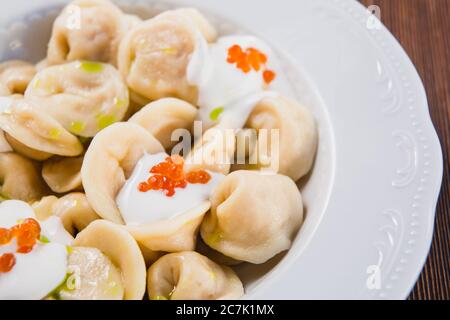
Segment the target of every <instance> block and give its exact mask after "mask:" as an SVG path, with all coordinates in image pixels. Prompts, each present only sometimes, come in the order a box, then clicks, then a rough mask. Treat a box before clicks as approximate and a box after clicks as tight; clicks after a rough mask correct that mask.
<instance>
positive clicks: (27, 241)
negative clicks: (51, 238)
mask: <svg viewBox="0 0 450 320" xmlns="http://www.w3.org/2000/svg"><path fill="white" fill-rule="evenodd" d="M11 232H12V234H13V236H14V237H15V238H16V239H17V245H18V249H17V252H19V253H28V252H30V251H31V250H33V247H34V245H35V244H36V242H37V240H38V239H39V237H40V235H41V227H40V225H39V223H38V222H37V221H36V220H35V219H33V218H28V219H25V220H24V221H23V222H22V223H20V224H18V225H15V226H14V227H12V228H11Z"/></svg>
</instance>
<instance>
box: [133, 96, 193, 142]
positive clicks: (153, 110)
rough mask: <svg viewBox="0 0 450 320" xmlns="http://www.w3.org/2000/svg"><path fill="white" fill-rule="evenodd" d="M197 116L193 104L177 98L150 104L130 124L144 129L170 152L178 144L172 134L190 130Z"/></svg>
mask: <svg viewBox="0 0 450 320" xmlns="http://www.w3.org/2000/svg"><path fill="white" fill-rule="evenodd" d="M196 115H197V108H195V107H194V106H192V105H191V104H189V103H187V102H184V101H183V100H179V99H175V98H164V99H160V100H158V101H155V102H152V103H150V104H148V105H147V106H145V107H144V108H142V109H141V110H140V111H139V112H138V113H136V114H135V115H134V116H133V117H131V118H130V119H129V120H128V122H132V123H136V124H138V125H140V126H141V127H144V128H145V129H146V130H147V131H149V132H150V133H151V134H152V135H153V136H154V137H155V138H156V139H158V140H159V142H161V144H162V145H163V147H164V148H165V149H166V150H170V149H172V147H173V146H174V145H175V144H176V143H177V141H172V133H173V132H174V131H175V130H176V129H187V130H190V129H191V127H192V125H193V123H194V120H195V117H196Z"/></svg>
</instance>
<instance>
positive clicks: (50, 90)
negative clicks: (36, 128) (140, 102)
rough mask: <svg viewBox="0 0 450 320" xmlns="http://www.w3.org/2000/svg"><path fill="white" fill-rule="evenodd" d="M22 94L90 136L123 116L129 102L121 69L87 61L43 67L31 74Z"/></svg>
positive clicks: (68, 127) (80, 133) (76, 131)
mask: <svg viewBox="0 0 450 320" xmlns="http://www.w3.org/2000/svg"><path fill="white" fill-rule="evenodd" d="M25 98H26V99H30V100H33V101H36V105H37V106H38V107H39V109H40V110H42V111H44V112H46V113H47V114H49V115H50V116H52V117H53V118H55V119H56V120H57V121H58V122H59V123H60V124H61V125H62V126H63V127H64V128H65V129H66V130H68V131H70V132H71V133H73V134H75V135H78V136H82V137H93V136H94V135H95V134H96V133H97V132H99V131H100V130H102V129H103V128H105V127H107V126H108V125H110V124H112V123H114V122H118V121H120V120H122V119H123V118H124V117H125V115H126V113H127V109H128V104H129V97H128V89H127V87H126V85H125V83H124V82H123V80H122V77H121V75H120V73H119V72H118V71H117V70H116V69H115V68H114V67H113V66H111V65H109V64H103V63H98V62H89V61H75V62H70V63H67V64H63V65H58V66H53V67H50V68H47V69H44V70H43V71H41V72H39V73H38V74H37V75H36V76H35V77H34V79H33V81H32V83H31V85H30V86H29V87H28V89H27V91H26V92H25Z"/></svg>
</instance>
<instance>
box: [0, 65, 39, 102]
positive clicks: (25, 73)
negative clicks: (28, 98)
mask: <svg viewBox="0 0 450 320" xmlns="http://www.w3.org/2000/svg"><path fill="white" fill-rule="evenodd" d="M35 74H36V68H35V67H34V66H33V65H32V64H30V63H28V62H25V61H20V60H12V61H7V62H3V63H0V96H9V95H13V94H23V93H24V92H25V89H26V88H27V86H28V84H29V83H30V81H31V79H33V77H34V75H35Z"/></svg>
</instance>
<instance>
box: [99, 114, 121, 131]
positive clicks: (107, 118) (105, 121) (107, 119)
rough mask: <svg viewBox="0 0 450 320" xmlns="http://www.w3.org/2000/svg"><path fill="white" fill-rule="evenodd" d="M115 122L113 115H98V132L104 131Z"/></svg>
mask: <svg viewBox="0 0 450 320" xmlns="http://www.w3.org/2000/svg"><path fill="white" fill-rule="evenodd" d="M116 121H117V120H116V117H114V116H113V115H108V114H100V115H98V116H97V126H98V127H99V129H100V130H102V129H105V128H106V127H108V126H110V125H112V124H113V123H114V122H116Z"/></svg>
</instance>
